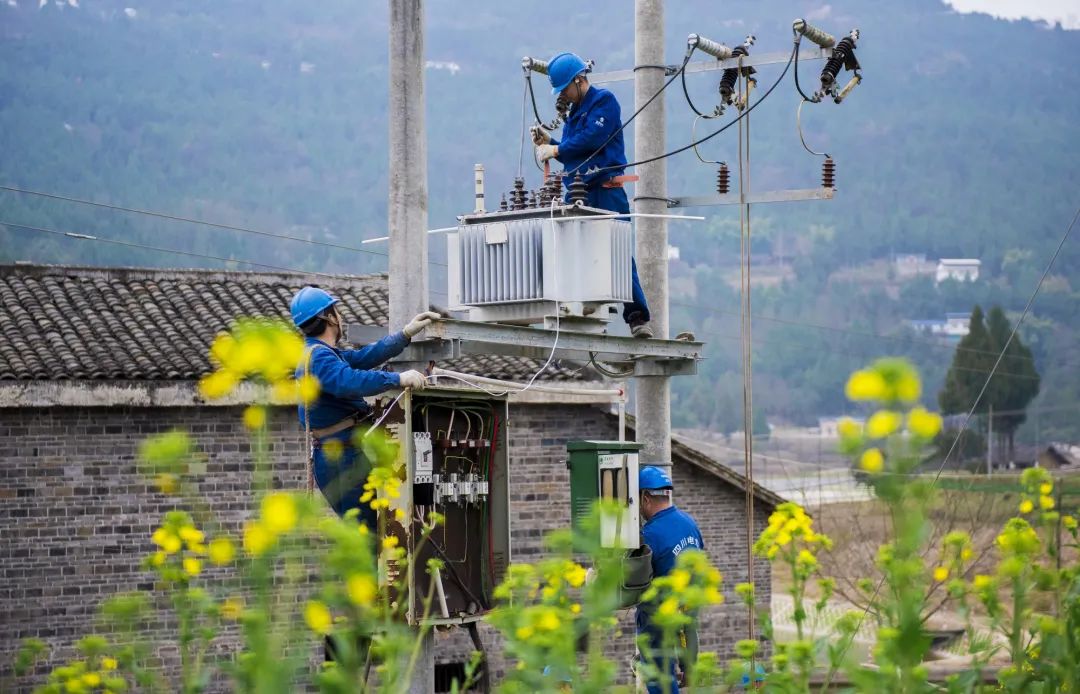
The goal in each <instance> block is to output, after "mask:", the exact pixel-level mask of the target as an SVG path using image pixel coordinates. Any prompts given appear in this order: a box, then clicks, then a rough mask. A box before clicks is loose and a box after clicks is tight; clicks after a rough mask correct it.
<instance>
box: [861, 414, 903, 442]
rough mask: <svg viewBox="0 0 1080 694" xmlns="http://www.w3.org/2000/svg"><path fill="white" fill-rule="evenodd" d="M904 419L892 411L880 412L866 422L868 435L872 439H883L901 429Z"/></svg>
mask: <svg viewBox="0 0 1080 694" xmlns="http://www.w3.org/2000/svg"><path fill="white" fill-rule="evenodd" d="M902 421H903V419H902V418H901V417H900V414H899V413H897V412H893V411H892V410H878V411H877V412H875V413H874V414H873V415H871V417H870V419H869V420H867V422H866V433H867V434H869V435H870V437H871V438H875V439H883V438H885V437H886V436H888V435H889V434H891V433H893V432H895V431H896V430H897V429H899V428H900V423H901V422H902Z"/></svg>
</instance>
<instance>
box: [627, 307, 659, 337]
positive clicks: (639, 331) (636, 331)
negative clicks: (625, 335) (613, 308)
mask: <svg viewBox="0 0 1080 694" xmlns="http://www.w3.org/2000/svg"><path fill="white" fill-rule="evenodd" d="M626 324H627V325H629V326H630V334H631V335H633V336H634V337H640V338H642V339H646V338H650V337H652V336H653V331H652V328H650V327H649V321H647V320H645V319H644V318H643V317H642V314H641V311H634V312H633V313H631V314H630V316H629V318H627V320H626Z"/></svg>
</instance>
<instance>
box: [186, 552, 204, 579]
mask: <svg viewBox="0 0 1080 694" xmlns="http://www.w3.org/2000/svg"><path fill="white" fill-rule="evenodd" d="M184 572H185V573H187V575H188V576H198V575H199V574H200V573H202V562H201V561H199V560H198V559H196V558H195V557H187V558H186V559H184Z"/></svg>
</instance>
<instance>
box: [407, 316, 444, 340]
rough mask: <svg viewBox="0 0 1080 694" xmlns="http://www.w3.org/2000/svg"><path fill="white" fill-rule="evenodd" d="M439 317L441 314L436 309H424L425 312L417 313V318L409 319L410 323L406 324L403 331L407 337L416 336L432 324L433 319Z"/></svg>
mask: <svg viewBox="0 0 1080 694" xmlns="http://www.w3.org/2000/svg"><path fill="white" fill-rule="evenodd" d="M438 319H439V314H437V313H435V312H434V311H424V312H423V313H420V314H417V316H416V318H413V319H412V320H411V321H409V324H408V325H406V326H405V328H404V329H403V330H402V331H401V332H403V333H405V336H406V337H410V338H411V337H415V336H416V335H417V333H419V332H420V331H421V330H423V329H424V328H426V327H428V326H429V325H431V321H434V320H438Z"/></svg>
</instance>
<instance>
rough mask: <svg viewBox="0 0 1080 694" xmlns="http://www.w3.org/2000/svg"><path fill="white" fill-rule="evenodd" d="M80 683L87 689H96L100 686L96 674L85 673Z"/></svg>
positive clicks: (99, 676)
mask: <svg viewBox="0 0 1080 694" xmlns="http://www.w3.org/2000/svg"><path fill="white" fill-rule="evenodd" d="M82 683H83V684H85V685H86V686H87V687H97V686H98V685H100V684H101V675H99V674H97V673H96V672H87V673H86V674H84V675H83V676H82Z"/></svg>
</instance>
